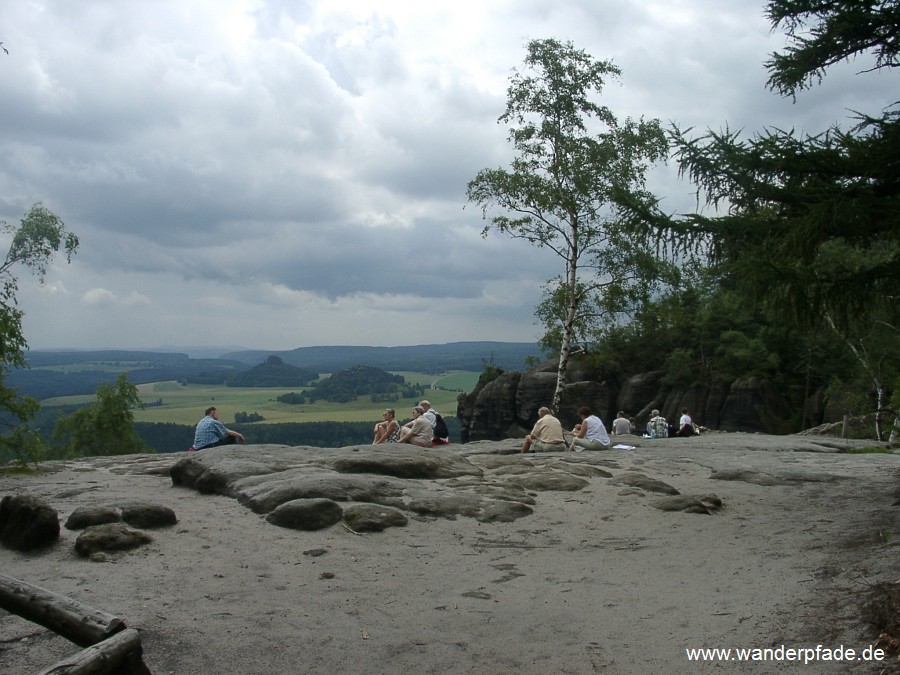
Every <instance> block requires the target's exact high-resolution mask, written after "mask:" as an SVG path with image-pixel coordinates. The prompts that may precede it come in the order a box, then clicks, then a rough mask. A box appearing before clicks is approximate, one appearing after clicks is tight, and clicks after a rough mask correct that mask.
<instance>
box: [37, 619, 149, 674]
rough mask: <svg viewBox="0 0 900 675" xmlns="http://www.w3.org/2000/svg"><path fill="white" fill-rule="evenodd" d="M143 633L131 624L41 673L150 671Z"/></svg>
mask: <svg viewBox="0 0 900 675" xmlns="http://www.w3.org/2000/svg"><path fill="white" fill-rule="evenodd" d="M142 653H143V649H142V647H141V636H140V635H139V634H138V632H137V631H136V630H135V629H134V628H127V629H125V630H123V631H122V632H120V633H116V634H115V635H113V636H112V637H110V638H107V639H106V640H103V642H98V643H97V644H95V645H93V646H91V647H88V648H87V649H84V650H82V651H80V652H78V653H77V654H75V655H73V656H70V657H69V658H67V659H63V660H62V661H60V662H58V663H56V664H54V665H52V666H50V667H49V668H47V669H46V670H42V671H41V672H40V674H39V675H103V674H104V673H119V674H121V675H145V674H147V675H149V673H150V671H149V670H148V669H147V666H146V665H144V662H143V660H142V659H141V655H142Z"/></svg>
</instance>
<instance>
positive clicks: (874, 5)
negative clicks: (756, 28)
mask: <svg viewBox="0 0 900 675" xmlns="http://www.w3.org/2000/svg"><path fill="white" fill-rule="evenodd" d="M766 14H767V16H768V18H769V20H770V21H771V22H772V25H773V26H778V25H782V26H784V27H785V29H786V32H787V35H788V38H789V40H790V44H789V46H788V47H787V49H786V50H785V51H784V53H782V54H777V53H776V54H772V58H771V59H770V60H769V61H768V62H767V63H766V68H767V69H768V71H769V87H770V88H771V89H773V90H775V91H778V92H779V93H781V94H783V95H786V96H787V95H795V94H796V92H797V90H798V89H803V88H806V87H808V86H809V85H810V83H811V82H812V81H813V80H816V81H821V80H822V78H823V77H824V76H825V70H826V69H827V68H828V67H829V66H832V65H834V64H836V63H839V62H840V61H845V60H849V59H851V58H853V57H855V56H856V55H857V54H862V53H865V52H872V53H874V55H875V68H884V67H895V66H897V65H898V61H897V54H898V49H900V34H898V32H897V26H900V5H898V4H897V3H896V2H893V1H889V2H885V1H884V0H775V1H772V2H769V4H768V7H767V10H766Z"/></svg>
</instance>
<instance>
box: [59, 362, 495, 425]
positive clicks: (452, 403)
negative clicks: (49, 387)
mask: <svg viewBox="0 0 900 675" xmlns="http://www.w3.org/2000/svg"><path fill="white" fill-rule="evenodd" d="M399 374H400V375H403V377H404V378H405V379H406V381H407V382H410V383H419V384H422V385H423V386H425V387H426V393H425V396H424V398H427V399H428V400H429V401H431V403H432V405H433V406H434V407H435V408H436V409H437V410H438V412H440V413H441V414H442V415H446V416H455V415H456V398H457V396H458V395H459V393H460V391H471V390H472V389H473V388H474V387H475V383H476V382H477V381H478V377H479V375H480V373H477V372H470V371H452V372H449V373H443V374H440V375H433V374H427V373H416V372H399ZM326 376H327V374H326ZM431 386H435V387H440V388H437V389H429V387H431ZM291 391H295V392H297V393H300V392H301V391H303V389H302V388H294V389H290V388H284V387H271V388H268V387H260V388H257V387H226V386H225V385H200V384H188V385H182V384H179V383H178V382H176V381H174V380H173V381H166V382H152V383H148V384H141V385H138V392H139V394H140V397H141V400H142V401H143V402H144V403H145V404H148V407H146V408H144V409H143V410H136V411H135V414H134V418H135V421H137V422H156V423H172V424H188V425H194V424H196V423H197V420H199V419H200V418H201V417H203V411H204V410H205V409H206V408H207V407H209V406H211V405H214V406H216V408H218V410H219V418H220V419H221V420H222V422H224V423H225V424H233V423H234V416H235V413H239V412H244V413H248V414H252V413H258V414H259V415H262V416H263V417H264V418H265V419H264V420H263V423H264V424H278V423H287V422H366V421H372V422H375V421H378V420H380V419H381V413H382V411H383V410H384V409H385V408H387V407H391V408H394V409H395V410H396V411H397V418H398V419H400V420H408V419H411V418H412V414H411V412H410V409H411V408H412V407H413V406H414V405H415V404H416V403H418V400H417V399H411V398H410V399H401V400H399V401H395V402H392V403H383V402H378V403H373V402H372V401H371V400H369V396H360V397H359V398H357V400H356V401H351V402H349V403H330V402H328V401H319V402H316V403H314V404H306V405H291V404H287V403H279V402H278V401H277V400H276V399H277V397H278V396H281V395H282V394H287V393H289V392H291ZM93 399H94V397H93V396H65V397H59V398H54V399H47V400H45V401H43V402H42V405H43V406H44V407H53V406H59V405H73V404H85V403H90V402H91V401H93ZM157 401H161V402H162V403H161V405H156V404H155V402H157Z"/></svg>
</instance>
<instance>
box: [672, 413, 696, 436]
mask: <svg viewBox="0 0 900 675" xmlns="http://www.w3.org/2000/svg"><path fill="white" fill-rule="evenodd" d="M675 435H676V436H693V435H694V421H693V420H692V419H691V416H690V414H689V413H688V409H687V408H682V409H681V419H679V420H678V431H676V432H675Z"/></svg>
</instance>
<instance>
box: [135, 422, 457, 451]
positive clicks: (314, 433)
mask: <svg viewBox="0 0 900 675" xmlns="http://www.w3.org/2000/svg"><path fill="white" fill-rule="evenodd" d="M444 421H445V422H446V423H447V428H448V429H449V430H450V440H451V441H452V442H454V443H459V420H458V419H457V418H456V417H445V418H444ZM373 426H374V423H373V422H303V423H287V424H261V423H256V424H230V425H228V428H229V429H234V430H235V431H239V432H240V433H242V434H243V435H244V438H246V439H247V443H253V444H259V443H271V444H275V445H290V446H296V445H309V446H311V447H315V448H342V447H345V446H347V445H366V444H369V443H371V442H372V427H373ZM134 428H135V431H137V433H138V435H139V436H140V437H141V438H142V439H143V440H144V442H145V443H147V445H149V446H150V447H151V448H153V449H154V450H156V452H161V453H162V452H184V451H185V450H187V449H188V447H190V445H191V443H192V442H193V440H194V427H191V426H187V425H184V424H153V423H149V422H135V424H134Z"/></svg>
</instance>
